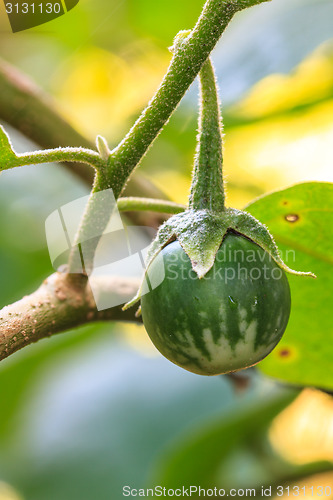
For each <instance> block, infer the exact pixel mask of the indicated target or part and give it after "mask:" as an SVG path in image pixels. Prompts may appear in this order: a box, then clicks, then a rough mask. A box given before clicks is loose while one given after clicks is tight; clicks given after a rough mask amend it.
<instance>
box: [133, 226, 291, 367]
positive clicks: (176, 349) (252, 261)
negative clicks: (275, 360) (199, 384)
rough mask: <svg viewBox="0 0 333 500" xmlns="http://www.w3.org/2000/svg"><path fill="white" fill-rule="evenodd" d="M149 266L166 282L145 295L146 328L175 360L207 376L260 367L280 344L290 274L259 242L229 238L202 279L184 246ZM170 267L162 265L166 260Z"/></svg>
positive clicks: (287, 307)
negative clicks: (161, 275) (257, 364)
mask: <svg viewBox="0 0 333 500" xmlns="http://www.w3.org/2000/svg"><path fill="white" fill-rule="evenodd" d="M161 252H162V256H163V261H162V259H154V260H153V261H152V262H151V264H150V265H149V268H148V272H147V274H148V276H149V279H150V280H151V281H152V282H153V280H154V275H157V274H158V275H160V272H161V269H160V266H161V265H164V270H165V278H164V280H163V281H162V283H161V284H160V285H159V286H158V287H157V288H155V289H153V290H151V291H150V292H149V293H147V294H145V295H143V296H142V297H141V308H142V317H143V322H144V325H145V328H146V330H147V332H148V335H149V337H150V338H151V340H152V342H153V343H154V345H155V346H156V347H157V349H158V350H159V351H160V352H161V353H162V354H163V355H164V356H165V357H166V358H167V359H169V360H170V361H172V362H173V363H175V364H176V365H179V366H181V367H182V368H184V369H186V370H188V371H191V372H194V373H198V374H200V375H218V374H222V373H228V372H231V371H236V370H240V369H243V368H247V367H249V366H253V365H255V364H256V363H258V362H259V361H261V360H262V359H263V358H264V357H265V356H267V354H269V353H270V352H271V351H272V349H273V348H274V347H275V346H276V344H277V343H278V342H279V340H280V339H281V337H282V335H283V333H284V331H285V329H286V326H287V323H288V319H289V315H290V303H291V300H290V289H289V283H288V279H287V277H286V274H285V272H284V271H283V270H282V269H281V268H280V267H279V266H278V265H277V264H276V263H275V261H274V260H273V259H272V258H271V257H270V255H269V254H268V253H267V252H266V251H265V250H263V249H262V248H261V247H259V246H258V245H257V244H256V243H254V242H253V241H251V240H249V239H247V238H246V237H244V236H241V235H237V234H235V233H227V235H226V237H225V238H224V240H223V242H222V245H221V247H220V249H219V250H218V252H217V254H216V259H215V262H214V265H213V267H212V268H211V269H210V271H209V272H208V273H207V274H206V275H205V276H204V277H203V278H201V279H199V278H198V276H197V274H196V273H195V272H194V271H193V269H192V265H191V261H190V259H189V257H188V256H187V255H186V253H185V252H184V250H183V249H182V247H181V246H180V244H179V242H178V241H174V242H172V243H170V244H169V245H167V246H166V247H164V248H163V249H162V250H161ZM162 262H163V263H162Z"/></svg>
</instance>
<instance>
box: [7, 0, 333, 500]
mask: <svg viewBox="0 0 333 500" xmlns="http://www.w3.org/2000/svg"><path fill="white" fill-rule="evenodd" d="M202 5H203V1H202V0H182V1H177V0H159V1H156V0H155V1H153V0H119V1H118V0H80V2H79V4H78V5H77V6H76V7H75V8H74V9H73V10H71V11H70V12H69V13H68V14H66V15H65V16H63V17H60V18H58V19H56V20H54V21H52V22H51V23H48V24H45V25H43V26H40V27H38V28H35V29H31V30H28V31H24V32H21V33H16V34H12V33H11V32H10V27H9V22H8V20H7V17H6V15H5V10H4V5H3V3H1V4H0V56H1V57H2V58H4V59H5V60H7V61H9V62H10V63H12V64H13V65H15V66H17V67H18V68H20V69H21V70H22V71H24V72H26V73H27V74H28V75H29V76H30V77H31V78H32V79H34V80H35V81H36V82H37V83H38V84H39V85H40V86H41V87H42V88H43V89H45V90H46V92H48V93H49V94H51V95H52V96H53V99H54V101H55V105H56V108H57V110H58V111H59V112H60V113H62V115H63V116H64V117H65V118H66V119H67V120H68V121H69V122H70V123H71V124H72V125H73V126H74V127H76V128H77V129H78V130H79V131H80V132H81V133H82V134H83V135H86V136H87V137H88V138H90V139H92V140H94V138H95V136H96V135H97V134H102V135H104V136H105V137H106V138H107V139H108V141H109V143H110V145H111V146H115V145H116V144H117V143H118V141H119V140H121V138H122V137H123V135H124V134H125V133H126V132H127V130H128V129H129V127H130V126H131V124H132V123H133V122H134V120H135V119H136V118H137V117H138V115H139V113H140V111H141V110H142V109H143V107H144V106H145V105H146V103H147V102H148V101H149V99H150V98H151V96H152V95H153V93H154V91H155V89H156V88H157V86H158V84H159V82H160V81H161V79H162V77H163V74H164V73H165V71H166V69H167V67H168V64H169V61H170V58H171V54H170V52H169V50H168V47H169V46H171V45H172V40H173V37H174V36H175V35H176V33H177V32H178V31H179V30H181V29H188V28H191V27H192V26H193V24H194V23H195V20H196V18H197V17H198V15H199V13H200V10H201V7H202ZM332 19H333V3H332V1H331V0H272V1H271V2H268V3H265V4H263V5H260V6H257V7H255V8H253V9H249V10H247V11H244V12H242V13H240V14H238V15H237V16H236V17H235V19H234V21H233V22H232V24H231V25H230V26H229V27H228V29H227V31H226V33H225V34H224V35H223V37H222V40H221V41H220V43H219V44H218V46H217V47H216V49H215V51H214V53H213V60H214V63H215V67H216V73H217V79H218V84H219V87H220V91H221V101H222V104H223V106H222V109H223V116H224V133H225V144H224V169H225V176H226V181H227V192H228V204H229V205H231V206H234V207H242V206H244V205H245V204H246V203H248V202H249V201H250V200H252V199H253V198H255V197H257V196H259V195H261V194H264V193H267V192H269V191H270V190H275V189H280V188H285V187H287V186H289V185H291V184H293V183H296V182H301V181H305V180H321V181H333V24H332ZM197 93H198V90H197V84H196V83H195V84H193V86H192V88H191V89H190V91H189V92H188V94H187V95H186V97H185V99H184V101H183V102H182V103H181V105H180V106H179V108H178V109H177V111H176V113H175V114H174V116H173V117H172V118H171V120H170V121H169V123H168V124H167V126H166V127H165V129H164V131H163V132H162V133H161V135H160V136H159V138H158V140H157V141H156V143H155V144H154V145H153V147H152V148H151V149H150V150H149V152H148V154H147V156H146V157H145V158H144V159H143V161H142V164H141V167H140V169H139V172H140V173H141V175H143V176H146V177H147V178H149V179H150V180H151V181H153V182H154V183H156V184H157V185H158V186H159V187H160V188H161V189H162V190H163V191H164V192H165V193H166V194H167V195H168V196H169V197H170V198H171V199H173V200H175V201H177V202H186V199H187V195H188V191H189V185H190V176H191V168H192V164H193V155H194V150H195V136H196V127H197V110H198V103H197V100H198V99H197ZM5 126H6V124H5ZM6 130H8V131H9V133H10V136H11V138H12V140H13V144H14V147H15V148H16V150H17V151H19V152H23V151H27V150H29V149H30V148H32V147H36V146H35V145H32V144H31V143H30V142H29V141H27V140H26V139H25V138H24V137H23V136H22V135H20V134H18V133H17V132H16V131H15V130H13V129H11V128H9V127H8V126H6ZM86 193H87V187H86V186H84V185H83V184H82V182H81V181H78V180H77V179H76V178H75V177H74V176H72V175H70V174H69V173H68V172H67V171H65V170H64V169H63V168H62V167H59V166H56V165H47V166H38V167H33V166H32V167H27V168H21V169H18V170H17V171H16V170H15V171H8V172H5V173H3V174H2V175H1V176H0V208H1V214H2V217H1V219H0V242H1V245H0V279H1V287H0V302H1V306H3V305H6V304H8V303H9V302H12V301H14V300H17V299H19V298H20V297H22V296H23V295H24V294H26V293H29V292H30V291H32V290H34V289H35V288H36V286H38V284H39V283H40V282H41V280H42V279H43V278H45V277H46V276H47V275H48V274H50V273H52V272H53V270H52V267H51V263H50V260H49V256H48V252H47V248H46V241H45V235H44V223H45V219H46V217H47V216H48V215H49V214H50V213H51V212H52V211H53V210H56V209H57V208H59V206H61V205H62V204H65V203H67V202H69V201H72V200H73V199H76V198H77V197H79V196H82V195H83V194H86ZM306 270H307V269H306ZM297 391H298V389H297V388H294V389H293V390H290V389H286V388H285V387H281V386H280V385H278V384H277V383H276V382H275V381H274V380H271V379H268V378H267V379H266V378H263V377H262V376H259V375H258V374H252V372H250V386H249V387H248V388H246V389H243V391H242V390H240V389H239V388H238V389H237V388H236V386H235V385H234V383H232V382H231V381H230V380H229V378H227V377H214V378H203V377H199V376H196V375H192V374H190V373H187V372H184V371H182V370H181V369H180V368H178V367H176V366H173V365H171V363H169V362H168V361H166V360H165V359H163V358H162V357H161V356H159V354H158V353H157V352H156V350H155V349H154V348H153V347H152V346H151V344H150V342H149V340H147V337H146V334H145V331H144V329H143V327H139V326H133V325H132V326H126V325H123V324H121V325H120V324H111V323H110V324H109V323H108V324H102V325H95V326H89V327H83V328H79V329H77V330H76V331H73V332H69V333H66V334H64V335H59V336H55V337H53V338H51V339H49V340H47V341H42V342H40V343H39V344H37V345H33V346H30V347H28V348H25V349H24V350H23V351H21V352H19V353H17V354H15V355H14V356H12V357H11V358H10V359H8V360H5V361H3V362H1V366H0V481H1V482H0V500H92V499H95V498H96V499H98V500H120V499H121V498H123V496H122V487H123V486H125V485H129V486H130V487H131V488H144V487H148V486H155V485H159V484H162V486H163V485H164V484H165V485H167V486H168V487H170V488H172V487H175V486H176V485H181V484H184V486H186V485H187V484H197V485H199V484H201V486H203V487H207V488H208V487H215V486H217V487H220V488H226V489H228V488H233V487H235V488H250V487H255V488H261V486H265V487H269V486H270V485H271V486H277V485H278V484H280V485H289V486H290V487H292V486H293V485H295V484H297V485H299V486H305V485H307V486H308V487H311V486H313V487H314V488H315V491H314V494H313V496H312V498H313V497H315V496H320V495H319V494H318V495H317V494H316V492H317V490H316V488H317V487H321V486H323V487H324V488H325V486H330V487H331V491H330V492H329V490H328V489H327V490H326V492H327V494H326V493H324V495H323V496H322V498H333V476H332V473H331V472H330V464H331V463H332V461H333V455H332V450H333V406H332V398H331V396H330V395H328V394H324V393H322V392H320V391H319V390H315V389H313V390H310V389H307V390H305V391H303V392H302V391H301V392H300V393H298V392H297ZM309 491H310V490H307V494H309ZM318 491H319V492H320V490H318ZM272 496H274V495H273V494H272ZM290 496H291V495H290ZM310 496H311V495H310V494H309V495H308V496H306V495H304V498H305V497H306V498H308V497H309V498H310ZM285 497H286V498H287V495H285ZM300 497H303V493H302V494H300ZM193 498H194V497H193Z"/></svg>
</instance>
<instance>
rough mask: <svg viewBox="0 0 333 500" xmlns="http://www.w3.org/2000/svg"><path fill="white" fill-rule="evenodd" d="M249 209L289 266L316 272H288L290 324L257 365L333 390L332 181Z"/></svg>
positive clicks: (287, 191) (311, 184)
mask: <svg viewBox="0 0 333 500" xmlns="http://www.w3.org/2000/svg"><path fill="white" fill-rule="evenodd" d="M246 210H247V211H249V212H250V213H251V214H252V215H254V217H256V218H257V219H259V220H260V221H261V222H263V223H264V224H266V225H267V226H268V227H269V230H270V231H271V233H272V234H273V236H274V238H275V240H276V243H277V245H278V247H279V249H280V251H281V252H282V257H283V259H284V261H285V262H287V264H288V265H289V266H291V267H293V268H296V269H299V270H302V269H311V271H312V272H314V273H315V274H316V276H317V279H316V280H310V279H303V278H300V277H297V276H291V275H288V278H289V282H290V287H291V297H292V310H291V317H290V320H289V324H288V327H287V330H286V333H285V334H284V336H283V338H282V340H281V342H280V344H279V345H278V347H277V348H276V349H275V350H274V351H273V352H272V353H271V354H270V355H269V356H268V357H267V358H266V359H265V360H264V361H263V362H261V363H260V364H259V365H258V368H259V369H260V370H261V371H263V372H264V373H266V374H267V375H270V376H274V377H276V378H278V379H280V380H284V381H287V382H290V383H295V384H302V385H303V384H304V385H314V386H317V387H323V388H327V389H333V364H332V359H333V321H332V310H331V305H332V291H333V231H332V227H333V184H332V183H324V182H307V183H303V184H298V185H295V186H293V187H291V188H288V189H285V190H283V191H278V192H275V193H272V194H270V195H267V196H264V197H262V198H259V199H258V200H257V201H255V202H253V203H251V204H250V205H248V206H247V207H246Z"/></svg>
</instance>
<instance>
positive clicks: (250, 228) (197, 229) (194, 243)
mask: <svg viewBox="0 0 333 500" xmlns="http://www.w3.org/2000/svg"><path fill="white" fill-rule="evenodd" d="M228 231H234V232H236V233H238V234H240V235H243V236H244V237H246V238H249V239H250V240H252V241H253V242H254V243H256V244H257V245H259V246H260V247H261V248H263V249H264V250H265V251H266V252H267V253H268V254H269V255H270V256H271V257H272V259H273V260H274V261H275V262H276V263H277V264H278V265H279V266H280V267H281V268H282V269H283V270H284V271H286V272H288V273H290V274H296V275H300V276H311V277H313V278H315V277H316V276H315V275H314V274H313V273H311V272H300V271H294V270H293V269H291V268H290V267H288V266H287V265H286V264H285V263H284V262H283V260H282V258H281V256H280V252H279V250H278V247H277V245H276V243H275V241H274V238H273V236H272V235H271V234H270V232H269V231H268V229H267V227H266V226H265V225H264V224H261V222H259V221H258V220H257V219H256V218H255V217H253V216H252V215H250V214H249V213H247V212H244V211H242V210H236V209H234V208H227V209H226V210H224V211H223V212H221V213H220V214H218V213H216V212H211V211H208V210H186V211H185V212H182V213H180V214H176V215H174V216H172V217H171V218H170V219H169V220H167V221H166V222H165V223H164V224H163V225H162V226H161V228H160V230H159V232H158V234H157V236H156V238H155V240H154V241H153V242H152V243H151V245H150V248H149V250H148V254H147V260H146V269H148V268H149V265H150V264H151V262H152V261H153V259H154V258H155V257H156V256H157V255H158V254H159V252H160V251H161V250H162V249H163V248H164V247H165V246H167V245H168V244H169V243H171V242H172V241H174V240H178V241H179V243H180V245H181V246H182V248H183V250H184V252H185V253H186V254H187V255H188V257H189V258H190V260H191V263H192V268H193V270H194V271H195V272H196V273H197V275H198V277H199V278H203V277H204V276H205V275H206V274H207V273H208V271H209V270H210V269H211V268H212V266H213V264H214V261H215V257H216V254H217V251H218V249H219V248H220V246H221V245H222V242H223V238H224V237H225V235H226V234H227V232H228ZM142 286H143V282H142V284H141V286H140V288H139V290H138V293H137V294H136V295H135V297H134V298H133V299H132V300H131V301H130V302H128V303H127V304H126V305H125V306H124V310H125V309H128V308H129V307H131V306H133V305H135V304H136V303H137V302H138V301H139V300H140V297H141V291H142Z"/></svg>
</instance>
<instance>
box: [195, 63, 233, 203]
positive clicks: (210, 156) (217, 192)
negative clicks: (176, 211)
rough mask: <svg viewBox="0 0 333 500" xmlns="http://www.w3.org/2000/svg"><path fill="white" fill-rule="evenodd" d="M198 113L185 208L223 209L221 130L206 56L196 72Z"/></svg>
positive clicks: (214, 82) (217, 102)
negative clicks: (194, 154) (198, 78)
mask: <svg viewBox="0 0 333 500" xmlns="http://www.w3.org/2000/svg"><path fill="white" fill-rule="evenodd" d="M199 77H200V116H199V134H198V148H197V153H196V157H195V163H194V170H193V179H192V186H191V194H190V198H189V208H190V209H195V210H211V211H214V212H221V211H223V210H224V209H225V205H224V202H225V196H224V187H223V178H222V163H223V158H222V133H221V132H222V130H221V123H222V122H221V116H220V107H219V101H218V92H217V88H216V80H215V74H214V69H213V66H212V63H211V61H210V59H207V61H206V62H205V64H204V65H203V67H202V69H201V71H200V74H199Z"/></svg>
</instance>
